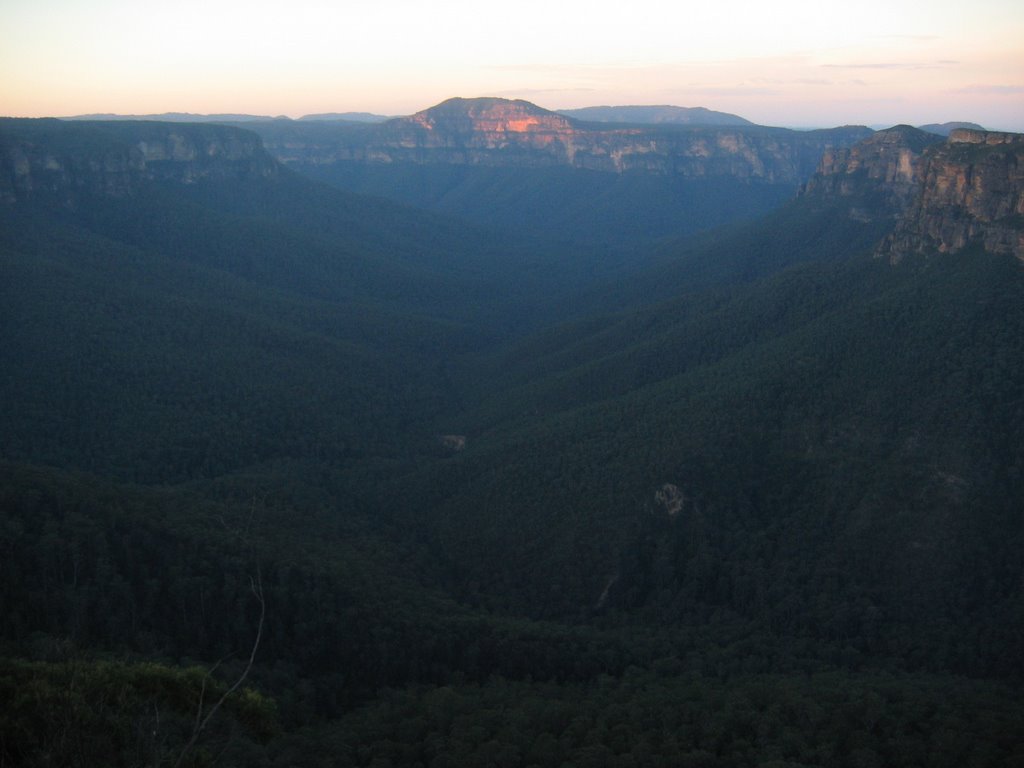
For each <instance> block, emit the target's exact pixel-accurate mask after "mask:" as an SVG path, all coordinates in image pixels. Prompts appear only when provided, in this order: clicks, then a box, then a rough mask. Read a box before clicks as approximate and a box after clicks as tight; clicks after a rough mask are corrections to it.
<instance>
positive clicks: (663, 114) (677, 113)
mask: <svg viewBox="0 0 1024 768" xmlns="http://www.w3.org/2000/svg"><path fill="white" fill-rule="evenodd" d="M557 112H558V113H559V114H561V115H565V116H567V117H572V118H575V119H576V120H588V121H590V122H594V123H643V124H651V125H661V124H673V125H716V126H718V125H755V123H752V122H750V121H749V120H747V119H746V118H742V117H740V116H739V115H733V114H730V113H728V112H716V111H714V110H712V109H707V108H706V107H675V106H670V105H650V106H622V107H608V106H602V107H583V108H581V109H559V110H557Z"/></svg>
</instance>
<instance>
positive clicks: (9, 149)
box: [0, 119, 280, 203]
mask: <svg viewBox="0 0 1024 768" xmlns="http://www.w3.org/2000/svg"><path fill="white" fill-rule="evenodd" d="M279 168H280V166H279V165H278V164H277V163H276V162H275V161H274V159H273V158H272V157H271V156H270V155H268V154H267V152H266V151H265V150H264V149H263V145H262V143H261V141H260V138H259V137H258V136H257V135H256V134H253V133H249V132H247V131H243V130H239V129H237V128H230V127H227V126H218V125H209V124H202V125H199V124H173V123H157V122H134V121H117V122H64V121H60V120H52V119H46V120H27V119H4V120H0V201H5V202H8V203H9V202H14V201H15V200H19V199H27V198H31V197H35V196H39V195H50V196H57V197H59V198H62V199H64V200H65V201H66V202H71V201H72V199H73V198H74V197H75V195H77V194H79V193H88V194H102V195H109V196H115V197H123V196H127V195H131V194H133V193H135V192H136V191H137V190H138V189H139V187H140V185H142V184H144V183H146V182H150V181H156V180H159V181H171V182H176V183H182V184H192V183H195V182H198V181H200V180H204V179H244V178H251V177H262V178H268V177H272V176H275V175H277V173H278V171H279Z"/></svg>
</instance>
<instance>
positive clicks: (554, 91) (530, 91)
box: [494, 88, 597, 98]
mask: <svg viewBox="0 0 1024 768" xmlns="http://www.w3.org/2000/svg"><path fill="white" fill-rule="evenodd" d="M595 90H597V89H596V88H509V89H507V90H504V91H496V92H495V93H494V95H495V96H500V97H502V98H507V97H510V96H517V97H522V96H530V97H533V96H552V95H557V96H561V95H563V94H567V93H592V92H593V91H595Z"/></svg>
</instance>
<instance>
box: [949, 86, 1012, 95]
mask: <svg viewBox="0 0 1024 768" xmlns="http://www.w3.org/2000/svg"><path fill="white" fill-rule="evenodd" d="M950 93H967V94H973V95H977V96H1017V95H1019V94H1024V85H968V86H967V87H966V88H957V89H956V90H955V91H950Z"/></svg>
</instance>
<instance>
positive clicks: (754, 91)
mask: <svg viewBox="0 0 1024 768" xmlns="http://www.w3.org/2000/svg"><path fill="white" fill-rule="evenodd" d="M665 92H666V93H674V94H694V95H699V96H778V95H779V91H778V89H776V88H765V87H763V86H749V85H735V86H728V85H693V86H682V87H678V88H669V89H666V90H665Z"/></svg>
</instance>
